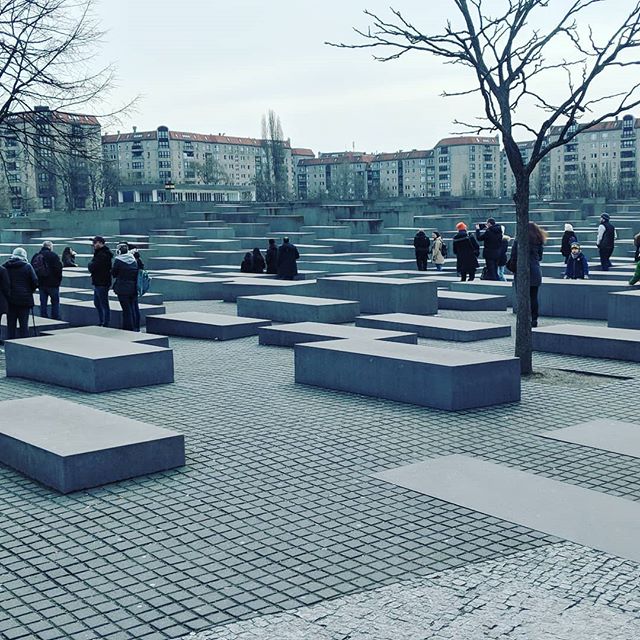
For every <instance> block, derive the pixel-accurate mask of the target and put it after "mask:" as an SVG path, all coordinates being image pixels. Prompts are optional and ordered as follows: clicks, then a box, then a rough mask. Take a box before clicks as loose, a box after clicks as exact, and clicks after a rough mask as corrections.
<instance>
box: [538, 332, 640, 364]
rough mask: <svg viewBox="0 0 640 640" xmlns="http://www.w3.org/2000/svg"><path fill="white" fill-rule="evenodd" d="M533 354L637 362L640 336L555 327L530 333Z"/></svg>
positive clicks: (634, 333)
mask: <svg viewBox="0 0 640 640" xmlns="http://www.w3.org/2000/svg"><path fill="white" fill-rule="evenodd" d="M532 338H533V349H534V351H546V352H548V353H564V354H569V355H574V356H586V357H590V358H609V359H612V360H629V361H631V362H640V332H638V331H635V330H633V329H613V328H610V327H600V326H592V325H574V324H554V325H550V326H546V327H538V328H537V329H533V331H532Z"/></svg>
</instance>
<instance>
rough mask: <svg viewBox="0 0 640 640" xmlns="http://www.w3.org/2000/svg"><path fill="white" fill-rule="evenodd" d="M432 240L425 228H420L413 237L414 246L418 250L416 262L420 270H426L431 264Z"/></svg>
mask: <svg viewBox="0 0 640 640" xmlns="http://www.w3.org/2000/svg"><path fill="white" fill-rule="evenodd" d="M430 244H431V240H429V238H427V234H426V233H425V232H424V230H423V229H419V230H418V233H416V235H415V236H414V238H413V248H414V249H415V250H416V264H417V265H418V271H426V270H427V265H428V264H429V245H430Z"/></svg>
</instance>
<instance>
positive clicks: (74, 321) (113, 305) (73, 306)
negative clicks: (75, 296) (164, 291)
mask: <svg viewBox="0 0 640 640" xmlns="http://www.w3.org/2000/svg"><path fill="white" fill-rule="evenodd" d="M143 300H144V298H143ZM138 306H139V307H140V324H141V325H142V326H144V325H145V323H146V320H147V317H148V316H150V315H153V314H156V313H164V312H165V308H164V306H162V305H153V304H145V303H144V302H140V303H139V305H138ZM109 308H110V309H111V320H110V326H111V327H114V328H118V327H121V326H122V308H121V307H120V303H118V302H116V301H114V300H110V301H109ZM60 315H61V317H62V319H63V320H64V321H65V322H68V323H69V324H70V325H71V326H72V327H82V326H87V325H93V324H96V323H97V322H98V312H97V311H96V308H95V306H94V305H93V300H68V299H66V298H61V299H60Z"/></svg>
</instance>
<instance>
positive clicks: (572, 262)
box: [564, 242, 589, 280]
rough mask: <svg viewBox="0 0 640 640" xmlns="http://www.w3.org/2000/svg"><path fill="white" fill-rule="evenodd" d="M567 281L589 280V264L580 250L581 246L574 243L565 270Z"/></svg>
mask: <svg viewBox="0 0 640 640" xmlns="http://www.w3.org/2000/svg"><path fill="white" fill-rule="evenodd" d="M564 277H565V279H566V280H588V279H589V263H588V262H587V258H586V256H585V255H584V254H583V253H582V251H581V250H580V245H579V244H578V243H577V242H574V243H573V244H572V245H571V255H570V256H569V259H568V260H567V266H566V267H565V270H564Z"/></svg>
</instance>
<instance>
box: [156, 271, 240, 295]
mask: <svg viewBox="0 0 640 640" xmlns="http://www.w3.org/2000/svg"><path fill="white" fill-rule="evenodd" d="M230 280H232V278H229V277H227V278H213V277H209V276H182V275H174V276H157V277H154V278H153V279H152V280H151V289H152V291H154V292H157V293H160V294H161V295H162V297H163V298H164V299H165V300H222V284H223V283H224V282H229V281H230Z"/></svg>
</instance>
